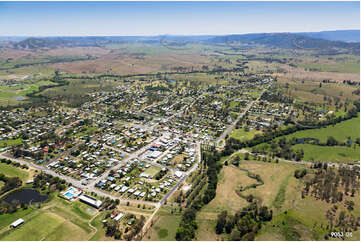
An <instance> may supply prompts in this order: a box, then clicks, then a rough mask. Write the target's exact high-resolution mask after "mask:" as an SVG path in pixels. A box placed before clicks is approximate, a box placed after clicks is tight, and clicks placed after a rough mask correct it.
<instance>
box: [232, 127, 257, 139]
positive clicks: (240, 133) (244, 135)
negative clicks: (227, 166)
mask: <svg viewBox="0 0 361 242" xmlns="http://www.w3.org/2000/svg"><path fill="white" fill-rule="evenodd" d="M257 133H261V131H257V130H255V129H252V130H250V131H248V132H246V131H245V130H244V129H234V130H232V132H231V133H230V135H229V137H232V138H235V139H238V140H241V141H244V140H250V139H253V137H254V136H255V135H256V134H257Z"/></svg>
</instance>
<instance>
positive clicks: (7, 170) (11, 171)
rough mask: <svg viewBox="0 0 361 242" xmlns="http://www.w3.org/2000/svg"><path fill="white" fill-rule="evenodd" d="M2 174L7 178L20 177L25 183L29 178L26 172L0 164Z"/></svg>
mask: <svg viewBox="0 0 361 242" xmlns="http://www.w3.org/2000/svg"><path fill="white" fill-rule="evenodd" d="M0 173H3V174H4V175H5V176H10V177H19V178H20V179H21V180H22V181H23V182H25V181H27V179H28V178H29V173H28V172H27V171H26V170H23V169H21V168H17V167H14V166H12V165H8V164H5V163H0Z"/></svg>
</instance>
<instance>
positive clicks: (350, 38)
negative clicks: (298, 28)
mask: <svg viewBox="0 0 361 242" xmlns="http://www.w3.org/2000/svg"><path fill="white" fill-rule="evenodd" d="M299 34H300V35H303V36H307V37H311V38H316V39H325V40H331V41H343V42H350V43H351V42H360V30H334V31H321V32H304V33H299Z"/></svg>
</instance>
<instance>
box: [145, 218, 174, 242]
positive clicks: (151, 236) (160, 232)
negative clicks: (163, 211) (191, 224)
mask: <svg viewBox="0 0 361 242" xmlns="http://www.w3.org/2000/svg"><path fill="white" fill-rule="evenodd" d="M180 221H181V216H179V215H170V214H169V215H160V216H159V217H158V218H157V219H156V222H155V223H154V225H153V226H152V228H151V229H150V230H149V232H148V233H147V234H146V236H145V238H144V239H145V240H152V241H159V240H160V241H169V240H175V235H176V232H177V228H178V225H179V223H180Z"/></svg>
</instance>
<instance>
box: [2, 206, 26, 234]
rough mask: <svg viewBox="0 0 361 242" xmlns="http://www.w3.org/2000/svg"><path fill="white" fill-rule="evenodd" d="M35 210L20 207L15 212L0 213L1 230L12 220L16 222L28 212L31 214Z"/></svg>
mask: <svg viewBox="0 0 361 242" xmlns="http://www.w3.org/2000/svg"><path fill="white" fill-rule="evenodd" d="M32 211H33V209H31V208H28V209H25V210H23V209H18V210H17V211H16V212H15V213H12V214H9V213H7V214H1V215H0V230H1V229H3V228H5V227H7V226H9V225H10V224H11V223H12V222H14V221H15V220H17V219H19V218H24V217H25V216H27V215H28V214H30V213H31V212H32Z"/></svg>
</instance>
